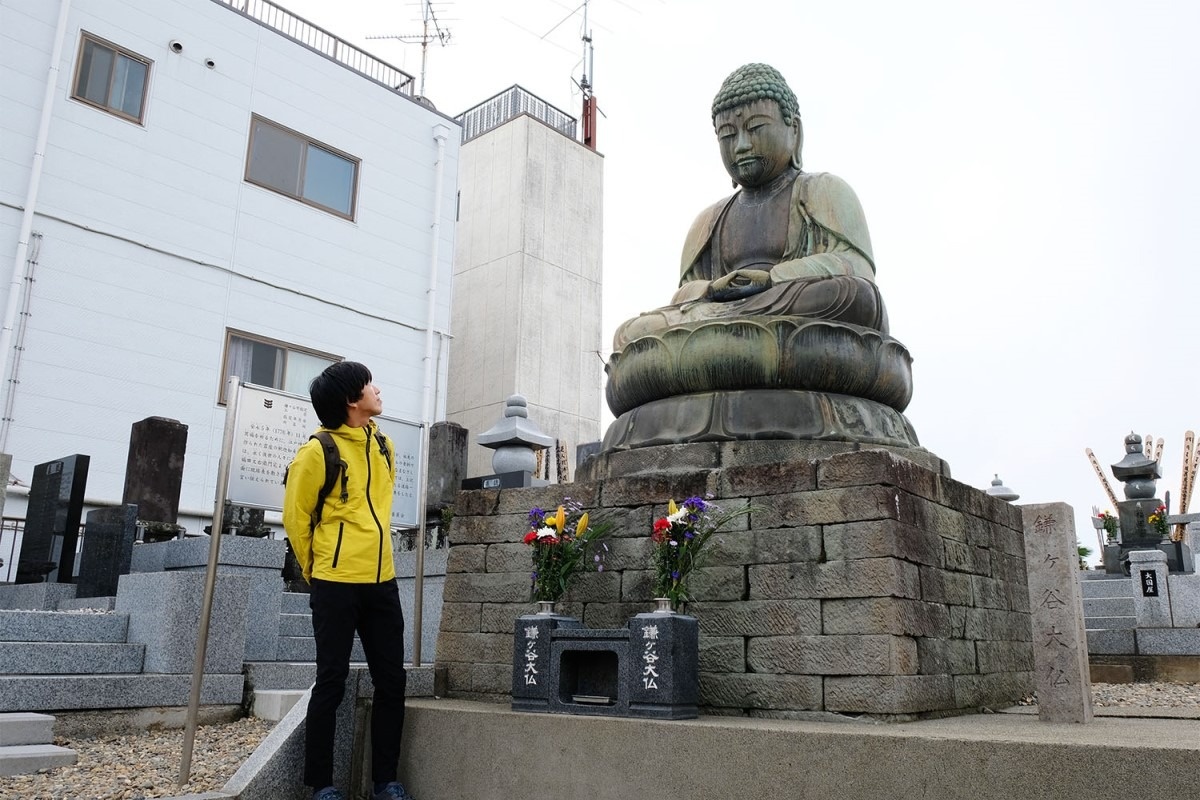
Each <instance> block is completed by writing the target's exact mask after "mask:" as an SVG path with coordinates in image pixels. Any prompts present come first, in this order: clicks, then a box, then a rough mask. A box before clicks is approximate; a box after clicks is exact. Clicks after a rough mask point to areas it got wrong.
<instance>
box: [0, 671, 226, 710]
mask: <svg viewBox="0 0 1200 800" xmlns="http://www.w3.org/2000/svg"><path fill="white" fill-rule="evenodd" d="M243 683H244V679H243V677H242V675H241V673H235V674H233V675H205V676H204V682H203V684H202V686H201V691H200V703H201V704H202V705H240V704H241V702H242V687H243ZM191 690H192V676H191V675H164V674H155V673H149V674H141V675H0V712H3V711H67V710H82V709H100V708H150V707H153V706H186V705H187V704H188V700H189V698H190V695H191Z"/></svg>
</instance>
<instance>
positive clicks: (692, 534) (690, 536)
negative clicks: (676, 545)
mask: <svg viewBox="0 0 1200 800" xmlns="http://www.w3.org/2000/svg"><path fill="white" fill-rule="evenodd" d="M684 536H686V537H687V538H689V539H695V538H696V534H695V533H694V532H692V531H688V532H687V533H685V534H684Z"/></svg>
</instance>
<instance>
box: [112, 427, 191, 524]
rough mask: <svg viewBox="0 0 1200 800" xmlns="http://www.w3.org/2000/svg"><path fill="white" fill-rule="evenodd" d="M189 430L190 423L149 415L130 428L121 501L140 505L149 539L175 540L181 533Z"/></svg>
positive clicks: (141, 517)
mask: <svg viewBox="0 0 1200 800" xmlns="http://www.w3.org/2000/svg"><path fill="white" fill-rule="evenodd" d="M187 431H188V428H187V425H184V424H183V423H182V422H179V421H178V420H174V419H167V418H166V417H146V418H145V419H143V420H141V421H139V422H135V423H133V426H132V428H131V429H130V433H129V456H128V457H127V458H126V460H125V488H124V489H123V491H122V492H121V503H122V505H125V504H129V503H132V504H134V505H136V506H137V508H138V511H137V514H138V519H140V520H141V521H142V522H143V523H144V524H146V530H145V533H144V537H145V539H146V541H161V540H164V539H174V538H176V537H178V535H179V533H180V529H179V528H178V527H177V525H176V520H177V519H178V517H179V492H180V489H181V487H182V486H183V457H184V453H185V451H186V450H187Z"/></svg>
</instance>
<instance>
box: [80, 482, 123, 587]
mask: <svg viewBox="0 0 1200 800" xmlns="http://www.w3.org/2000/svg"><path fill="white" fill-rule="evenodd" d="M137 515H138V507H137V506H136V505H134V504H133V503H126V504H125V505H122V506H117V507H116V508H100V509H96V510H95V511H89V512H88V513H87V522H86V523H85V525H84V536H83V549H82V552H81V553H80V555H79V578H78V579H77V580H76V581H75V583H76V584H77V586H78V587H79V588H78V589H77V590H76V592H75V596H76V597H114V596H115V595H116V594H117V581H118V580H119V579H120V577H121V576H122V575H128V574H129V563H130V561H131V560H132V559H133V541H134V539H135V538H137Z"/></svg>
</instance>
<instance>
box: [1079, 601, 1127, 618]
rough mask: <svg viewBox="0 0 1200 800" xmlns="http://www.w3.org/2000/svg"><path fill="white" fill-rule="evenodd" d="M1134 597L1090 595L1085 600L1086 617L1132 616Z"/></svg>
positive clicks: (1084, 613) (1084, 611)
mask: <svg viewBox="0 0 1200 800" xmlns="http://www.w3.org/2000/svg"><path fill="white" fill-rule="evenodd" d="M1134 613H1135V611H1134V608H1133V598H1132V597H1089V598H1087V599H1085V600H1084V601H1083V615H1084V616H1085V617H1132V616H1133V615H1134Z"/></svg>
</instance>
